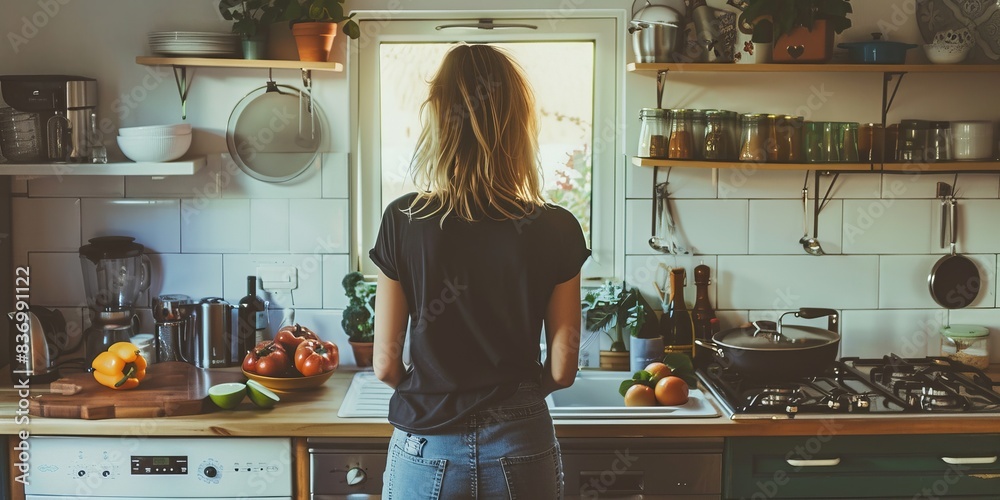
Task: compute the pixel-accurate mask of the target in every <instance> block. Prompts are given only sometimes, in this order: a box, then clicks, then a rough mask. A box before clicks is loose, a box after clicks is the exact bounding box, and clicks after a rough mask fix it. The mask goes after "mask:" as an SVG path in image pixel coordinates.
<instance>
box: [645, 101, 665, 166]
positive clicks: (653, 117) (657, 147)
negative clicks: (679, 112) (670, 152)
mask: <svg viewBox="0 0 1000 500" xmlns="http://www.w3.org/2000/svg"><path fill="white" fill-rule="evenodd" d="M668 114H669V113H668V111H667V110H666V109H660V108H642V109H640V110H639V121H640V122H641V125H640V128H639V151H638V152H637V156H640V157H642V158H666V157H667V133H668V130H667V115H668Z"/></svg>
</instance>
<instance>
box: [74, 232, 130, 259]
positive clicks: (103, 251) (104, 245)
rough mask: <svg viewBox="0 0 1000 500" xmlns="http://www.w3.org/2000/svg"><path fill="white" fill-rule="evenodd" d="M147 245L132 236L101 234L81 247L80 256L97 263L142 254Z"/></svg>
mask: <svg viewBox="0 0 1000 500" xmlns="http://www.w3.org/2000/svg"><path fill="white" fill-rule="evenodd" d="M143 250H145V247H144V246H142V245H140V244H138V243H136V242H135V238H133V237H131V236H100V237H97V238H91V239H90V243H89V244H86V245H84V246H82V247H80V256H81V257H86V258H87V260H89V261H91V262H93V263H95V264H96V263H97V261H99V260H102V259H125V258H128V257H138V256H140V255H142V252H143Z"/></svg>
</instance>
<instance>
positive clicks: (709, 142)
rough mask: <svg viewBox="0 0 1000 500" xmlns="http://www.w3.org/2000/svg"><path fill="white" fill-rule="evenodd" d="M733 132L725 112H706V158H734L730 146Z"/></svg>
mask: <svg viewBox="0 0 1000 500" xmlns="http://www.w3.org/2000/svg"><path fill="white" fill-rule="evenodd" d="M732 133H733V132H732V130H731V129H730V128H729V125H728V124H727V120H726V115H725V113H724V112H722V111H707V112H705V141H704V145H705V148H704V149H705V159H706V160H732V159H733V153H732V149H731V148H730V146H731V145H732V141H731V139H730V136H731V135H732Z"/></svg>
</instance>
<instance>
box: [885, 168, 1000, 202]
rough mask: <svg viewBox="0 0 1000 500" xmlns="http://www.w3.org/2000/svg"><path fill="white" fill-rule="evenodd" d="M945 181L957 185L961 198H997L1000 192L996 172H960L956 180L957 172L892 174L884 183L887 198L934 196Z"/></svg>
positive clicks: (999, 180) (998, 178) (999, 177)
mask: <svg viewBox="0 0 1000 500" xmlns="http://www.w3.org/2000/svg"><path fill="white" fill-rule="evenodd" d="M938 182H944V183H946V184H949V185H953V186H952V187H957V189H958V197H959V198H993V199H996V198H997V194H998V192H1000V176H997V175H996V174H960V175H959V176H958V182H955V174H919V175H914V174H911V175H890V176H886V178H885V181H884V182H883V184H882V196H883V197H885V198H889V197H893V198H925V199H926V198H934V197H935V196H936V194H937V183H938Z"/></svg>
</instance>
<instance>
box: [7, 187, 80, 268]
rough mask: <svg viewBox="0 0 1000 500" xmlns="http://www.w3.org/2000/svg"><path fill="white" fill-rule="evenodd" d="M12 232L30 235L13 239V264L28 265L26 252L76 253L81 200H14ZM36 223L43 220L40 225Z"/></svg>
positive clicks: (78, 241) (78, 247) (12, 201)
mask: <svg viewBox="0 0 1000 500" xmlns="http://www.w3.org/2000/svg"><path fill="white" fill-rule="evenodd" d="M11 212H12V214H11V219H12V221H11V224H12V229H11V231H12V232H13V233H14V234H24V235H28V234H30V235H31V238H13V239H12V240H11V247H12V248H11V251H12V252H13V258H14V262H15V264H27V263H28V252H36V251H49V252H75V251H77V250H79V249H80V200H79V199H76V198H13V199H12V200H11ZM39 221H44V223H43V224H39Z"/></svg>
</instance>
